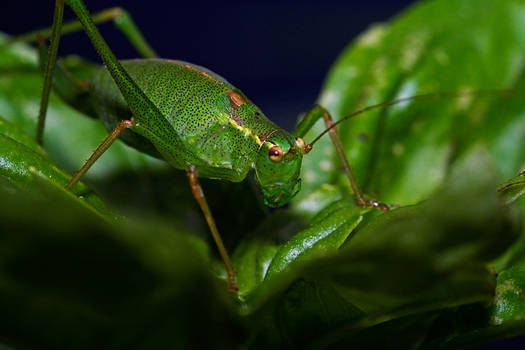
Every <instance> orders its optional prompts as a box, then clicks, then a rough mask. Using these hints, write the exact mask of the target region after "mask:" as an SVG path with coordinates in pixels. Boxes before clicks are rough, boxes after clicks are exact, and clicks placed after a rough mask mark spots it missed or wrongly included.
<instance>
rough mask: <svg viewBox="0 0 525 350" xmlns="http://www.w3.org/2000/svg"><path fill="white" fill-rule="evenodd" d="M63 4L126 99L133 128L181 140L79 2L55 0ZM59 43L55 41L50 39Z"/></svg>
mask: <svg viewBox="0 0 525 350" xmlns="http://www.w3.org/2000/svg"><path fill="white" fill-rule="evenodd" d="M64 1H65V3H66V4H67V5H68V6H69V7H70V8H71V9H72V10H73V12H75V14H76V15H77V17H78V19H79V21H80V23H82V26H83V27H84V31H85V32H86V34H87V35H88V36H89V39H90V40H91V43H92V44H93V46H95V49H96V50H97V52H98V53H99V55H100V57H101V58H102V61H103V62H104V64H105V65H106V68H107V70H108V71H109V73H110V75H111V77H112V78H113V80H114V81H115V83H116V84H117V86H118V88H119V90H120V92H121V93H122V96H123V97H124V99H125V100H126V103H127V104H128V107H129V109H130V110H131V114H132V115H133V116H134V118H135V120H136V124H135V126H136V128H137V129H140V130H141V132H142V133H143V134H148V135H154V136H155V137H158V138H161V139H162V138H164V139H171V140H174V142H175V140H179V139H180V137H179V136H178V135H177V134H176V133H175V131H174V130H173V128H171V127H170V125H169V122H168V121H167V120H166V118H164V116H163V114H162V112H161V111H159V109H158V108H157V106H155V104H154V103H153V102H152V101H151V100H150V99H149V98H148V97H147V96H146V94H145V93H144V92H143V91H142V90H141V89H140V88H139V87H138V85H137V83H135V81H134V80H133V79H131V77H130V76H129V74H128V72H126V70H125V69H124V68H123V67H122V65H121V64H120V63H119V61H118V60H117V58H116V57H115V55H114V54H113V52H112V51H111V49H110V48H109V46H108V45H107V44H106V42H105V40H104V38H103V37H102V36H101V35H100V33H99V31H98V29H97V27H96V26H95V23H93V20H92V19H91V16H90V15H89V12H88V10H87V9H86V7H85V5H84V3H83V1H82V0H56V6H62V7H63V6H64ZM52 40H58V38H52Z"/></svg>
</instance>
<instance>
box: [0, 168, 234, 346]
mask: <svg viewBox="0 0 525 350" xmlns="http://www.w3.org/2000/svg"><path fill="white" fill-rule="evenodd" d="M2 179H3V178H2V177H0V184H1V183H2ZM0 209H1V210H0V222H2V230H1V231H0V271H1V273H0V309H2V317H1V319H0V329H1V331H0V336H1V337H2V339H6V340H8V341H9V345H12V346H15V347H17V346H20V348H26V347H28V348H49V349H51V348H63V347H64V346H67V347H68V348H75V349H93V348H99V349H115V348H134V349H153V348H169V347H176V348H201V347H206V348H209V347H223V348H232V347H236V346H238V344H239V342H240V341H242V339H243V329H242V327H241V326H240V324H239V322H238V319H237V318H236V317H235V314H234V310H235V309H234V305H233V304H232V300H231V297H230V296H229V295H227V291H226V284H225V283H224V282H223V281H219V280H218V279H217V278H215V277H214V276H212V275H211V273H210V270H209V268H208V266H207V265H206V263H205V261H206V259H203V257H202V255H201V253H200V252H199V251H198V250H197V249H195V244H194V243H193V242H192V240H191V239H189V238H188V232H186V231H184V230H182V229H180V228H178V227H173V226H172V227H171V228H167V227H166V226H165V225H164V224H163V223H162V221H160V220H156V221H153V222H152V221H148V220H145V219H143V220H141V221H135V222H131V221H128V220H123V221H121V222H119V223H114V222H108V221H107V220H104V219H102V218H101V217H100V216H98V215H93V214H92V213H90V212H89V211H86V210H85V209H84V208H82V207H79V206H75V205H72V202H71V201H69V200H68V199H67V198H65V197H63V196H60V195H59V193H57V192H50V195H48V196H47V198H38V199H30V198H28V197H27V196H26V197H24V196H20V195H19V194H18V193H15V194H12V193H11V192H10V191H7V192H6V191H5V187H3V186H0ZM202 325H206V327H202Z"/></svg>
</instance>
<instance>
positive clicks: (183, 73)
mask: <svg viewBox="0 0 525 350" xmlns="http://www.w3.org/2000/svg"><path fill="white" fill-rule="evenodd" d="M64 4H67V5H68V6H69V7H70V8H71V9H72V10H73V12H74V13H75V14H76V16H77V18H78V19H79V21H80V23H81V25H82V27H83V28H84V30H85V32H86V33H87V34H88V36H89V38H90V40H91V41H92V43H93V45H94V46H95V48H96V50H97V51H98V53H99V55H100V57H101V58H102V61H103V62H104V64H105V67H101V68H100V69H99V70H98V71H97V72H96V73H95V74H94V75H93V76H92V77H91V79H90V80H89V81H87V82H86V81H76V80H74V78H72V77H71V75H69V74H67V72H65V71H64V70H63V69H62V68H61V67H59V66H58V68H57V69H55V67H56V59H57V51H58V44H59V39H60V36H61V34H62V33H61V32H62V18H63V11H64ZM108 19H113V20H116V19H118V20H119V23H120V24H119V27H120V29H121V30H122V31H123V32H124V34H125V35H126V36H127V37H128V39H129V40H130V41H131V43H132V44H133V45H134V46H135V47H136V48H137V50H138V51H139V52H140V53H141V54H142V55H143V56H144V57H145V58H143V59H135V60H126V61H120V62H119V61H118V60H117V58H116V57H115V55H114V54H113V53H112V51H111V49H110V48H109V47H108V45H107V44H106V43H105V41H104V39H103V38H102V36H101V35H100V33H99V31H98V29H97V28H96V25H95V23H96V22H101V21H105V20H108ZM76 29H80V26H77V25H76V24H74V23H72V24H65V25H64V32H66V31H72V30H76ZM49 36H50V37H51V44H50V47H49V51H48V53H47V54H46V53H45V50H42V47H41V50H40V51H41V58H42V59H45V60H46V62H47V63H46V64H45V75H44V85H43V92H42V97H41V106H40V114H39V118H38V126H37V140H38V141H39V143H42V140H43V130H44V123H45V115H46V109H47V102H48V98H49V93H50V90H51V85H52V80H53V79H52V78H53V76H59V77H60V78H61V79H57V81H59V82H60V83H56V84H55V86H54V88H55V91H56V92H57V93H58V94H59V95H61V97H62V99H63V100H65V102H67V103H68V104H70V105H72V106H73V107H74V108H76V109H78V110H80V111H82V112H84V113H85V114H87V115H89V116H91V117H96V118H100V119H101V121H102V123H103V124H104V126H105V127H106V129H107V130H108V131H110V134H109V135H108V136H107V137H106V139H104V140H103V141H102V143H101V144H100V145H99V146H98V148H97V149H96V150H95V151H94V152H93V154H92V155H91V156H90V158H89V159H88V160H87V162H86V163H85V164H84V165H83V166H82V168H81V169H80V170H79V171H78V172H77V173H76V174H75V175H74V176H73V178H72V179H71V181H70V182H69V184H68V185H67V188H68V189H71V188H72V187H73V186H74V185H75V183H76V182H78V181H79V180H80V178H81V177H82V176H83V175H84V174H85V172H86V171H87V170H88V169H89V168H90V167H91V166H92V165H93V164H94V163H95V162H96V161H97V159H98V158H99V157H100V156H101V155H102V154H103V153H104V152H105V151H106V150H107V149H108V148H109V147H110V146H111V144H112V143H113V142H114V141H115V140H116V139H117V138H121V139H122V140H123V141H124V142H126V143H127V144H129V145H131V146H132V147H135V148H137V149H138V150H140V151H143V152H145V153H148V154H150V155H153V156H155V157H158V158H161V159H164V160H165V161H167V162H168V163H169V164H170V165H171V166H173V167H175V168H177V169H181V170H184V171H186V172H187V174H188V178H189V183H190V187H191V190H192V193H193V195H194V197H195V199H196V200H197V202H198V204H199V205H200V207H201V209H202V212H203V214H204V217H205V219H206V221H207V223H208V226H209V228H210V231H211V233H212V236H213V238H214V240H215V242H216V244H217V247H218V250H219V253H220V255H221V258H222V260H223V262H224V264H225V266H226V270H227V273H228V281H229V282H228V287H229V289H230V290H231V291H234V292H235V291H236V290H237V285H236V276H235V270H234V268H233V265H232V263H231V260H230V258H229V255H228V253H227V251H226V249H225V247H224V244H223V242H222V239H221V237H220V235H219V233H218V230H217V227H216V225H215V222H214V219H213V216H212V213H211V211H210V209H209V207H208V204H207V201H206V198H205V196H204V193H203V191H202V188H201V186H200V184H199V180H198V177H206V178H212V179H224V180H229V181H232V182H240V181H242V180H243V179H244V178H246V176H247V175H248V173H249V172H250V171H251V170H252V169H253V170H254V173H255V176H254V178H255V181H256V183H257V184H258V186H259V187H260V189H261V192H262V195H263V197H264V202H265V204H266V205H268V206H271V207H278V206H282V205H284V204H286V203H287V202H288V201H290V199H291V198H292V197H293V196H294V195H295V194H296V193H297V192H298V191H299V190H300V183H301V179H300V170H301V162H302V157H303V156H304V155H306V154H308V153H309V152H310V151H311V150H312V146H313V145H314V143H315V142H316V141H317V140H318V139H319V138H320V137H321V136H323V135H324V134H325V133H329V134H330V136H331V139H332V141H333V143H334V146H335V148H336V150H337V154H338V156H339V158H340V160H341V162H342V165H343V169H344V171H345V173H346V175H347V177H348V179H349V181H350V185H351V188H352V190H353V193H354V196H355V198H356V201H357V203H358V204H359V205H360V206H362V207H366V208H378V209H380V210H384V211H386V210H388V208H389V207H388V206H387V205H385V204H383V203H380V202H377V201H374V200H369V199H368V198H367V197H365V195H364V194H363V193H362V191H361V190H360V188H359V186H358V184H357V181H356V180H355V178H354V176H353V173H352V169H351V167H350V164H349V162H348V161H347V158H346V156H345V154H344V151H343V147H342V145H341V142H340V140H339V137H338V135H337V130H336V128H335V126H336V125H337V124H338V123H340V122H343V121H345V120H348V119H350V118H352V117H353V116H356V115H358V114H361V113H363V112H365V111H368V110H370V109H375V108H381V107H384V106H388V105H392V104H395V103H399V102H403V101H407V100H409V99H425V98H435V97H447V96H457V94H456V93H452V94H447V93H444V94H429V95H419V96H413V97H409V98H403V99H399V100H394V101H390V102H386V103H382V104H379V105H374V106H370V107H367V108H365V109H363V110H360V111H357V112H354V113H352V114H350V115H348V116H346V117H344V118H342V119H340V120H339V121H338V122H337V123H335V122H334V121H333V120H332V117H331V116H330V113H329V112H328V111H327V110H326V109H325V108H323V107H322V106H320V105H316V106H314V107H313V108H312V109H311V110H310V111H309V112H308V113H307V114H306V115H305V116H304V117H303V118H302V119H301V121H300V122H299V123H298V125H297V128H296V130H295V131H294V132H293V133H289V132H287V131H285V130H283V129H282V128H280V127H279V126H277V125H276V124H275V123H273V122H271V121H270V120H269V119H268V118H266V116H265V115H264V114H263V113H262V111H261V110H260V109H259V108H258V107H257V106H256V105H255V104H253V103H252V102H251V101H250V100H249V99H248V97H247V96H246V95H244V94H243V93H242V92H241V91H240V90H239V89H237V88H235V87H234V86H232V85H231V84H230V83H228V82H227V81H226V80H225V79H223V78H222V77H220V76H219V75H217V74H215V73H213V72H211V71H209V70H207V69H206V68H203V67H200V66H197V65H194V64H189V63H186V62H182V61H175V60H166V59H158V58H156V54H155V53H154V51H153V50H152V49H151V48H150V46H149V45H148V44H147V42H146V41H145V39H144V38H143V36H142V35H141V33H140V31H139V30H138V28H137V27H136V26H135V24H134V23H133V22H132V20H131V17H129V16H128V15H127V14H126V13H125V12H123V11H122V10H119V9H113V10H111V11H106V12H103V13H101V14H97V15H94V16H93V17H91V16H90V15H89V13H88V11H87V9H86V7H85V5H84V3H83V1H82V0H57V1H56V4H55V13H54V19H53V27H52V28H51V31H50V34H49ZM41 46H42V45H41ZM46 56H47V57H46ZM61 91H62V92H63V91H67V92H68V93H67V94H61ZM78 101H82V103H78ZM321 118H322V119H323V120H324V122H325V125H326V129H325V131H324V132H323V133H321V134H320V135H319V136H318V137H317V138H315V139H314V140H313V141H312V142H310V143H306V142H305V141H304V140H303V139H302V137H303V136H304V135H305V134H306V133H307V132H308V130H310V129H311V127H312V126H313V125H314V124H315V123H316V122H317V121H318V120H319V119H321Z"/></svg>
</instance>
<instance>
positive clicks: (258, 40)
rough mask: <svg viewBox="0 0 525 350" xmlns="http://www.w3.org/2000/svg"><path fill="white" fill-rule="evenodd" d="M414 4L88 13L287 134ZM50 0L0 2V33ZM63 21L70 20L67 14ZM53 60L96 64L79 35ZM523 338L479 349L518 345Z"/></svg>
mask: <svg viewBox="0 0 525 350" xmlns="http://www.w3.org/2000/svg"><path fill="white" fill-rule="evenodd" d="M414 2H415V1H410V0H367V1H335V0H324V1H298V0H293V1H276V0H272V1H264V2H263V1H246V2H241V1H226V0H223V1H185V2H180V3H179V2H176V1H170V2H168V1H165V2H161V1H125V2H124V1H108V0H105V1H101V0H87V1H86V3H87V6H88V9H89V10H90V12H92V13H94V12H97V11H100V10H102V9H105V8H108V7H113V6H121V7H123V8H125V9H126V10H128V11H129V12H130V14H131V15H132V16H133V19H134V20H135V22H136V23H137V25H138V26H139V27H140V29H141V30H142V32H143V33H144V35H145V37H146V39H147V40H148V41H149V43H150V44H151V46H152V47H153V48H154V49H155V50H156V51H157V53H158V54H159V55H160V56H161V57H163V58H172V59H180V60H185V61H189V62H192V63H196V64H199V65H202V66H205V67H207V68H209V69H211V70H212V71H214V72H216V73H218V74H219V75H222V76H223V77H225V78H226V79H227V80H228V81H230V82H231V83H232V84H233V85H235V86H237V87H238V88H240V89H241V90H243V91H244V92H245V93H246V94H247V95H248V96H249V97H250V99H252V100H253V101H254V102H255V103H256V104H257V105H259V107H261V109H262V110H263V111H264V112H265V114H266V115H267V116H268V117H269V118H270V119H272V120H274V121H276V122H277V123H279V124H281V126H283V127H284V128H286V129H288V130H291V129H292V128H293V125H294V121H295V119H296V118H297V116H298V115H299V114H300V113H301V112H304V111H306V110H307V109H308V108H309V107H311V105H313V104H314V103H315V101H316V98H317V96H318V94H319V90H320V89H321V86H322V82H323V79H324V77H325V75H326V73H327V71H328V69H329V67H330V65H331V64H332V63H333V62H334V60H335V59H336V58H337V56H338V55H339V53H340V52H341V51H342V50H343V48H344V47H345V46H346V45H347V44H348V43H350V42H351V41H352V39H354V38H355V37H356V36H357V35H358V34H359V33H361V32H363V31H364V30H366V29H367V28H368V27H369V26H370V25H372V24H373V23H376V22H382V21H387V20H389V19H390V18H392V17H393V16H395V15H396V14H397V13H399V12H400V11H402V10H403V9H405V8H407V7H409V6H410V5H411V4H412V3H414ZM53 6H54V1H51V0H49V1H41V0H33V1H32V2H29V1H20V0H19V1H12V0H8V1H4V2H3V3H2V5H1V6H0V30H1V31H4V32H7V33H9V34H22V33H25V32H27V31H30V30H34V29H37V28H43V27H48V26H50V25H51V23H52V15H53ZM65 18H66V19H72V18H73V14H72V12H71V11H70V10H69V9H66V11H65ZM100 28H101V31H102V35H103V36H104V37H105V38H106V40H107V41H108V43H109V45H110V47H111V48H112V49H113V51H114V52H115V54H116V56H117V57H118V58H122V59H124V58H134V57H137V56H138V54H137V53H136V52H135V51H134V49H133V48H132V47H131V45H130V44H129V43H128V42H127V40H126V39H125V37H124V36H123V35H122V34H121V33H120V32H118V31H117V30H116V29H114V28H113V25H112V24H104V25H102V26H100ZM60 45H61V46H60V51H59V54H60V55H67V54H78V55H80V56H83V57H86V58H89V59H90V60H92V61H95V62H100V60H99V58H98V56H97V55H96V52H95V50H94V49H93V47H92V46H91V45H90V43H89V41H88V39H87V37H86V36H85V34H83V33H77V34H72V35H68V36H66V37H64V39H63V40H62V41H61V44H60ZM523 343H524V339H523V337H520V338H517V339H509V340H504V341H500V342H498V343H494V344H491V345H488V346H485V347H483V348H482V349H485V350H488V349H502V348H505V349H518V348H522V346H523Z"/></svg>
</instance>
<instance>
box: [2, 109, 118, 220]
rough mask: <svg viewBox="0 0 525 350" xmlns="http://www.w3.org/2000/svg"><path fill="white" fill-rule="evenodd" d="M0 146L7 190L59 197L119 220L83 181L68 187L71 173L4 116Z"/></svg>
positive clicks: (27, 194)
mask: <svg viewBox="0 0 525 350" xmlns="http://www.w3.org/2000/svg"><path fill="white" fill-rule="evenodd" d="M15 138H16V139H15ZM0 149H1V150H2V153H1V154H0V181H1V182H0V185H1V189H2V190H3V191H4V192H11V193H13V192H14V193H17V194H18V195H20V196H21V197H24V196H25V197H28V198H30V197H33V198H40V199H45V198H46V197H47V196H49V195H52V196H53V197H55V196H57V197H60V198H62V200H67V201H68V202H70V203H71V205H73V206H78V207H83V208H85V209H86V210H88V211H92V212H93V213H96V214H97V215H100V216H101V217H104V218H105V219H107V220H110V221H115V220H117V221H118V220H120V216H119V215H118V214H116V213H115V211H114V210H113V209H112V208H110V207H109V206H108V205H107V204H105V203H104V202H103V201H102V200H101V199H100V198H99V197H98V196H97V195H96V194H95V193H93V192H92V191H90V190H88V188H87V187H86V186H85V185H83V184H82V183H79V184H77V185H76V186H75V187H74V189H73V192H70V191H68V190H66V189H65V186H66V185H67V183H68V182H69V180H70V178H71V176H70V175H68V174H67V173H65V172H64V171H62V170H60V169H59V168H58V167H57V166H56V165H55V164H54V163H53V162H52V161H51V160H50V159H49V157H47V155H46V154H45V153H44V152H43V151H42V149H41V148H40V147H39V146H38V145H37V144H36V143H35V142H34V141H33V140H32V139H31V138H30V137H29V136H28V135H26V134H24V133H23V132H22V131H21V130H20V129H18V128H17V127H15V126H14V125H12V124H10V123H8V122H6V121H5V120H3V119H0Z"/></svg>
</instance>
